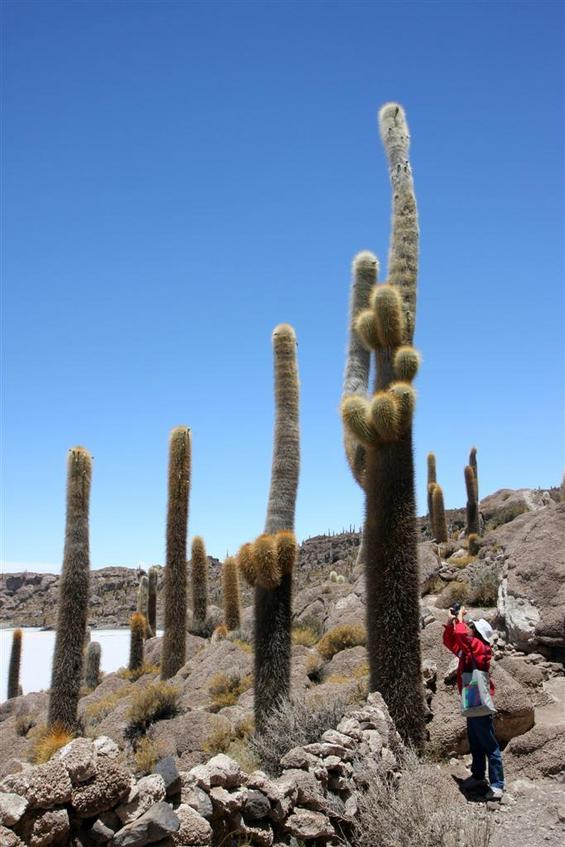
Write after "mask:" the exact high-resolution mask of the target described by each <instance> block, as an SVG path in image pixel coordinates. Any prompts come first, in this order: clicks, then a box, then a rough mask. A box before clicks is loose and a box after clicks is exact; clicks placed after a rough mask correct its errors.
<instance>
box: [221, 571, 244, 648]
mask: <svg viewBox="0 0 565 847" xmlns="http://www.w3.org/2000/svg"><path fill="white" fill-rule="evenodd" d="M222 590H223V595H224V624H225V626H226V629H227V630H228V631H229V632H231V631H232V630H234V629H239V627H240V623H241V604H240V599H239V572H238V567H237V562H236V560H235V559H234V558H233V557H232V556H228V557H227V559H226V560H225V562H224V564H223V566H222Z"/></svg>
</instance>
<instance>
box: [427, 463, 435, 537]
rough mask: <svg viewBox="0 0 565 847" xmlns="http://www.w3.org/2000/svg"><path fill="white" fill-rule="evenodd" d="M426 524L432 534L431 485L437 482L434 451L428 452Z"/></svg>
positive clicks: (432, 505) (432, 506)
mask: <svg viewBox="0 0 565 847" xmlns="http://www.w3.org/2000/svg"><path fill="white" fill-rule="evenodd" d="M427 462H428V485H427V489H426V490H427V492H428V525H429V528H430V532H431V533H432V535H433V534H434V515H433V508H434V504H433V498H432V491H433V488H432V486H433V485H435V483H436V482H437V471H436V457H435V453H428V460H427Z"/></svg>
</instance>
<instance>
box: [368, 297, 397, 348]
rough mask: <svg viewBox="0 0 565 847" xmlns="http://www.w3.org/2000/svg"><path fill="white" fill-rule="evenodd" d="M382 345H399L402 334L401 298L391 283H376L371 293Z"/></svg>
mask: <svg viewBox="0 0 565 847" xmlns="http://www.w3.org/2000/svg"><path fill="white" fill-rule="evenodd" d="M371 301H372V306H373V309H374V312H375V317H376V323H377V333H378V337H379V340H380V342H381V346H382V347H399V346H400V345H401V344H402V339H403V336H404V318H403V317H402V300H401V298H400V294H399V293H398V291H397V290H396V288H394V287H393V286H392V285H377V286H376V287H375V290H374V292H373V294H372V295H371Z"/></svg>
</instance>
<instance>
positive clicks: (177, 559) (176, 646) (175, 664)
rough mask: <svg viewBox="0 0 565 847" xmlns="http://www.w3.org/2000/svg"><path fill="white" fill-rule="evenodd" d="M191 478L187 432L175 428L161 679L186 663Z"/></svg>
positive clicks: (168, 519)
mask: <svg viewBox="0 0 565 847" xmlns="http://www.w3.org/2000/svg"><path fill="white" fill-rule="evenodd" d="M190 478H191V438H190V430H189V429H188V427H186V426H178V427H175V428H174V429H173V430H172V431H171V434H170V437H169V469H168V492H167V560H166V565H165V591H164V595H165V631H164V635H163V651H162V656H161V679H169V678H170V677H172V676H174V675H175V674H176V673H177V671H178V670H179V669H180V668H182V666H183V665H184V663H185V661H186V595H187V578H186V571H187V562H186V558H187V557H186V545H187V533H188V501H189V496H190Z"/></svg>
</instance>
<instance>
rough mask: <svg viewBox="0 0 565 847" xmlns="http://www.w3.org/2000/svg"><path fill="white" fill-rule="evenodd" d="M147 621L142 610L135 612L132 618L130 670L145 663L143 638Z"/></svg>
mask: <svg viewBox="0 0 565 847" xmlns="http://www.w3.org/2000/svg"><path fill="white" fill-rule="evenodd" d="M146 627H147V621H146V620H145V615H142V614H141V612H134V613H133V615H132V616H131V618H130V622H129V628H130V642H129V665H128V667H129V670H130V671H136V670H138V669H139V668H140V667H141V666H142V665H143V640H144V638H145V631H146Z"/></svg>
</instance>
